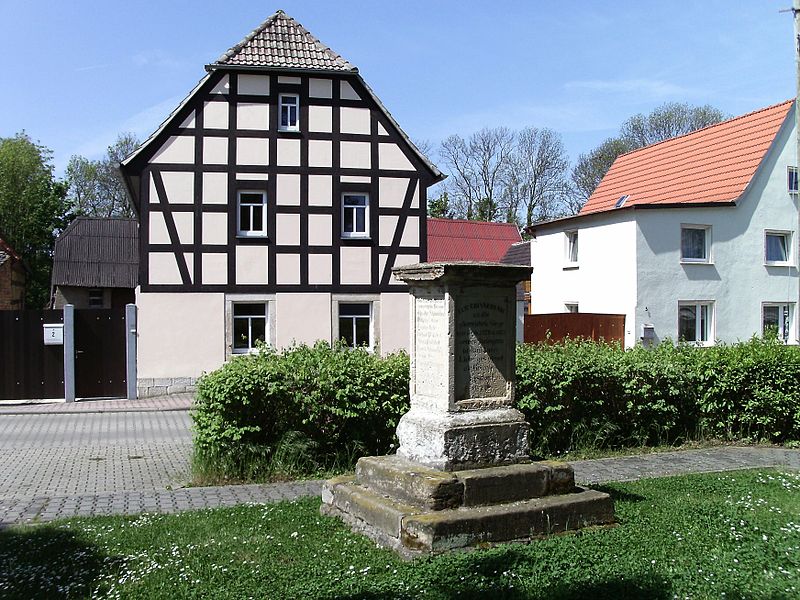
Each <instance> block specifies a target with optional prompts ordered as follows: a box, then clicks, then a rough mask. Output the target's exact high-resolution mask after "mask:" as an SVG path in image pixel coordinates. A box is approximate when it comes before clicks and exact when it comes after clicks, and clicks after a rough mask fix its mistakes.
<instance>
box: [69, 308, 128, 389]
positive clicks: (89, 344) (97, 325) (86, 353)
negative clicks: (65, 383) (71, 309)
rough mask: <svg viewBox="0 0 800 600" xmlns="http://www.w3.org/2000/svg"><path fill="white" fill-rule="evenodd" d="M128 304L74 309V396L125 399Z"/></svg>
mask: <svg viewBox="0 0 800 600" xmlns="http://www.w3.org/2000/svg"><path fill="white" fill-rule="evenodd" d="M125 376H126V373H125V307H121V308H87V309H81V310H76V311H75V396H76V397H78V398H103V397H111V398H124V397H125V395H126V379H125Z"/></svg>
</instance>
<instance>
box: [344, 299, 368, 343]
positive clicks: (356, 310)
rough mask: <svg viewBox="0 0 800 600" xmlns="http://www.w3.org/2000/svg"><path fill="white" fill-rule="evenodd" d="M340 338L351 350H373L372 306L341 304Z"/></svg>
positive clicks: (355, 303) (360, 303)
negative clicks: (364, 347) (361, 347)
mask: <svg viewBox="0 0 800 600" xmlns="http://www.w3.org/2000/svg"><path fill="white" fill-rule="evenodd" d="M339 337H340V338H341V339H342V340H343V341H344V342H345V343H346V344H347V345H348V346H350V347H351V348H358V347H359V346H366V347H367V348H372V305H371V304H370V303H369V302H354V303H344V302H340V303H339Z"/></svg>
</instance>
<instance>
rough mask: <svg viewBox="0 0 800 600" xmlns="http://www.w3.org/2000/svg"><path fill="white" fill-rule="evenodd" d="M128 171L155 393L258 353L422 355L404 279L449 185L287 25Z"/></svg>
mask: <svg viewBox="0 0 800 600" xmlns="http://www.w3.org/2000/svg"><path fill="white" fill-rule="evenodd" d="M206 71H207V74H206V76H205V77H204V78H203V79H202V80H201V81H200V82H199V83H198V84H197V86H196V87H195V88H194V89H193V90H192V91H191V92H190V93H189V95H188V96H187V97H186V99H185V100H184V101H183V102H182V103H181V104H180V105H179V106H178V107H177V108H176V109H175V111H174V112H173V113H172V114H171V115H170V116H169V117H168V118H167V119H166V121H165V122H164V123H163V124H162V126H161V127H160V128H159V129H158V130H157V131H156V132H155V133H154V134H153V135H152V136H151V137H150V138H149V139H148V140H147V141H146V142H145V143H144V144H143V145H142V146H141V147H140V148H139V149H138V150H137V151H136V152H135V153H134V154H132V155H131V156H129V157H128V158H126V159H125V161H123V163H122V165H121V166H122V171H123V174H124V176H125V178H126V182H127V184H128V187H129V190H130V193H131V195H132V197H133V200H134V204H135V207H136V210H137V212H138V216H139V219H140V227H141V230H140V273H139V284H140V285H139V288H138V289H137V295H136V304H137V306H138V334H139V337H138V373H139V378H140V388H142V392H143V393H148V392H153V391H156V392H157V391H161V390H163V389H164V387H163V386H169V385H186V384H187V383H190V381H191V380H192V379H194V378H195V377H197V376H198V375H199V374H200V373H201V372H203V371H207V370H211V369H214V368H216V367H218V366H220V364H222V363H223V362H224V361H225V360H226V359H227V358H228V357H230V356H231V355H233V354H236V353H240V352H249V351H250V350H252V349H253V348H254V347H255V346H256V344H257V342H258V341H259V340H262V341H264V342H266V343H268V344H271V345H273V346H276V347H285V346H287V345H290V344H292V343H302V342H306V343H312V342H314V341H316V340H326V341H332V340H335V339H340V338H343V339H345V340H347V342H348V343H351V344H353V345H362V344H363V345H367V346H370V347H372V348H380V350H381V351H383V352H387V351H391V350H394V349H397V348H405V347H407V344H408V328H409V325H408V298H407V293H406V288H405V286H404V285H403V284H401V283H399V282H397V281H395V280H394V279H393V278H392V274H391V269H392V267H394V266H399V265H403V264H409V263H416V262H420V261H424V260H426V257H427V249H426V190H427V188H428V187H429V186H430V185H432V184H433V183H435V182H437V181H439V180H441V179H443V175H442V174H441V173H440V172H439V170H438V169H437V168H436V167H435V166H434V165H433V164H431V163H430V162H429V161H428V159H427V158H426V157H425V156H424V155H423V154H422V153H421V152H420V151H419V150H418V149H417V148H416V147H415V146H414V144H413V143H412V142H411V141H410V140H409V138H408V136H407V135H406V134H405V133H404V132H403V131H402V129H401V128H400V126H399V125H398V124H397V122H396V121H395V120H394V119H393V118H392V116H391V114H390V113H389V112H388V111H387V110H386V108H385V107H384V106H383V104H382V103H381V101H380V100H379V99H378V97H377V96H376V95H375V94H374V92H373V91H372V90H371V89H370V88H369V86H368V85H367V84H366V82H365V81H364V80H363V79H362V77H361V75H360V74H359V72H358V69H357V68H356V67H355V66H353V65H352V64H351V63H350V62H348V61H347V60H345V59H344V58H342V57H341V56H340V55H338V54H336V53H335V52H333V51H332V50H331V49H330V48H328V47H326V46H325V45H323V44H322V43H321V42H320V41H319V40H317V39H316V38H315V37H314V36H312V35H311V34H310V33H309V32H308V31H307V30H306V29H304V28H303V27H302V26H301V25H300V24H299V23H297V22H296V21H295V20H294V19H292V18H291V17H288V16H287V15H286V14H284V13H283V12H282V11H278V12H277V13H275V14H273V15H272V16H270V17H269V18H268V19H267V20H266V21H265V22H264V23H262V24H261V25H260V26H259V27H258V28H257V29H256V30H255V31H253V32H252V33H251V34H250V35H248V36H247V37H246V38H245V39H244V40H242V41H241V42H240V43H238V44H237V45H235V46H234V47H233V48H231V49H230V50H228V51H227V52H226V53H225V54H223V55H222V56H221V57H220V58H219V59H218V60H217V61H216V62H214V63H212V64H210V65H207V66H206Z"/></svg>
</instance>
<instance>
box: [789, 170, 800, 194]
mask: <svg viewBox="0 0 800 600" xmlns="http://www.w3.org/2000/svg"><path fill="white" fill-rule="evenodd" d="M786 187H787V189H788V190H789V193H790V194H797V193H800V181H798V176H797V167H786Z"/></svg>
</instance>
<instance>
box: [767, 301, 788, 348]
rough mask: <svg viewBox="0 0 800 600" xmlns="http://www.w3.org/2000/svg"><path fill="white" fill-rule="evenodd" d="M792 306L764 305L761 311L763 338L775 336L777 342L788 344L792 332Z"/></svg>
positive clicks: (786, 304)
mask: <svg viewBox="0 0 800 600" xmlns="http://www.w3.org/2000/svg"><path fill="white" fill-rule="evenodd" d="M793 313H794V304H792V303H785V304H780V303H774V304H773V303H766V304H764V306H763V307H762V311H761V333H762V335H764V336H768V335H776V336H777V337H778V339H779V340H781V341H783V342H788V341H789V338H790V337H791V331H792V325H791V324H792V317H793Z"/></svg>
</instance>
